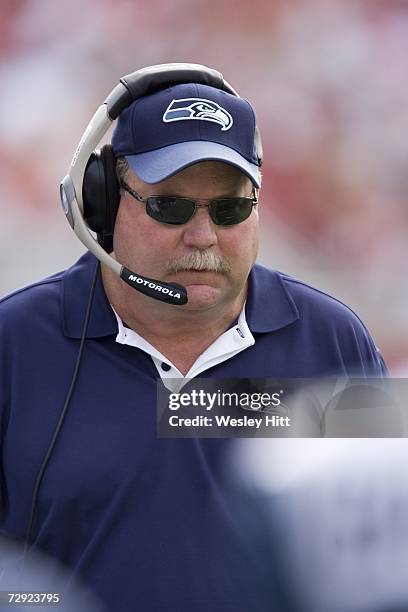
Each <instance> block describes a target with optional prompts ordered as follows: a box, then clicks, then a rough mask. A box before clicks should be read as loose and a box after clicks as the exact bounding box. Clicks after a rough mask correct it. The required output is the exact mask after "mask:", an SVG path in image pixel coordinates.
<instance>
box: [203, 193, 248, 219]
mask: <svg viewBox="0 0 408 612" xmlns="http://www.w3.org/2000/svg"><path fill="white" fill-rule="evenodd" d="M251 211H252V199H251V198H225V199H223V200H215V201H214V202H212V203H211V205H210V215H211V219H212V220H213V221H214V223H215V224H216V225H236V224H237V223H242V221H245V219H248V217H249V215H250V214H251Z"/></svg>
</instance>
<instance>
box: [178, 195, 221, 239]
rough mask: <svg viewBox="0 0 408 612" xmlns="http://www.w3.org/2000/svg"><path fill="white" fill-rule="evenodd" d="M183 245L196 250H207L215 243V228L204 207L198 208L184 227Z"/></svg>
mask: <svg viewBox="0 0 408 612" xmlns="http://www.w3.org/2000/svg"><path fill="white" fill-rule="evenodd" d="M183 239H184V244H185V245H186V246H189V247H194V248H196V249H208V248H209V247H211V246H213V245H214V244H216V243H217V241H218V237H217V232H216V227H215V225H214V223H213V221H212V220H211V217H210V215H209V214H208V208H207V207H206V206H202V207H201V206H200V207H199V208H198V210H196V212H195V213H194V215H193V217H192V218H191V219H190V221H188V222H187V223H186V225H185V230H184V235H183Z"/></svg>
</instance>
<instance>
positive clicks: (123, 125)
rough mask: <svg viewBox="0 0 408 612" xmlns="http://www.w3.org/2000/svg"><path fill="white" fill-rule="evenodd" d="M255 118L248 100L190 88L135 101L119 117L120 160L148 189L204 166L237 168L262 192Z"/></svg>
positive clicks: (116, 147) (116, 136)
mask: <svg viewBox="0 0 408 612" xmlns="http://www.w3.org/2000/svg"><path fill="white" fill-rule="evenodd" d="M255 126H256V121H255V113H254V110H253V108H252V106H251V105H250V104H249V102H248V101H247V100H244V99H243V98H239V97H237V96H233V95H232V94H229V93H227V92H225V91H221V90H220V89H216V88H214V87H209V86H208V85H201V84H198V83H185V84H181V85H173V86H171V87H168V88H167V89H164V90H161V91H158V92H156V93H154V94H151V95H148V96H144V97H142V98H139V99H137V100H135V102H133V103H132V104H131V105H130V106H129V107H128V108H126V109H125V110H124V111H123V112H122V113H121V114H120V116H119V118H118V121H117V123H116V126H115V129H114V131H113V136H112V148H113V153H114V155H115V157H125V158H126V159H127V161H128V163H129V166H130V168H131V169H132V170H133V172H135V174H136V175H137V176H138V177H139V178H140V179H141V180H142V181H144V182H145V183H159V182H160V181H164V180H165V179H167V178H169V177H170V176H172V175H173V174H176V173H177V172H180V170H183V169H184V168H187V167H188V166H191V165H193V164H196V163H197V162H202V161H220V162H224V163H226V164H230V165H231V166H235V167H236V168H238V169H239V170H241V171H242V172H243V173H244V174H246V175H247V176H248V177H249V178H250V179H251V181H252V182H253V184H254V185H255V186H256V187H259V186H260V174H259V160H258V157H257V151H256V144H255Z"/></svg>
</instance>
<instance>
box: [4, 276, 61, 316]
mask: <svg viewBox="0 0 408 612" xmlns="http://www.w3.org/2000/svg"><path fill="white" fill-rule="evenodd" d="M64 272H65V271H61V272H57V273H55V274H53V275H52V276H49V277H47V278H43V279H41V280H39V281H36V282H34V283H31V284H30V285H26V286H24V287H21V288H20V289H16V290H15V291H13V292H12V293H9V294H7V295H5V296H4V297H2V298H0V320H3V321H5V320H6V319H7V321H10V318H12V319H19V318H20V317H23V319H25V320H27V319H30V317H35V316H36V314H38V313H39V311H40V310H42V309H44V308H49V307H50V306H52V304H55V300H58V297H59V292H60V285H61V281H62V278H63V275H64Z"/></svg>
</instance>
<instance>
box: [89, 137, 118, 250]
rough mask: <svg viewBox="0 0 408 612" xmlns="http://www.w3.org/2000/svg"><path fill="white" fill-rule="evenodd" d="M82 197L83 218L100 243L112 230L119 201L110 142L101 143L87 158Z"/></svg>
mask: <svg viewBox="0 0 408 612" xmlns="http://www.w3.org/2000/svg"><path fill="white" fill-rule="evenodd" d="M82 200H83V204H84V218H85V221H86V223H87V225H88V227H89V228H90V229H91V230H92V231H94V232H96V233H97V234H98V241H99V243H100V244H101V243H102V241H103V240H106V238H107V237H108V236H112V234H113V229H114V227H115V219H116V214H117V212H118V207H119V201H120V188H119V183H118V180H117V177H116V159H115V156H114V155H113V151H112V147H111V145H104V146H103V147H102V148H101V149H100V150H96V151H94V152H93V153H92V155H91V157H90V158H89V161H88V163H87V166H86V169H85V175H84V180H83V185H82Z"/></svg>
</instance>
